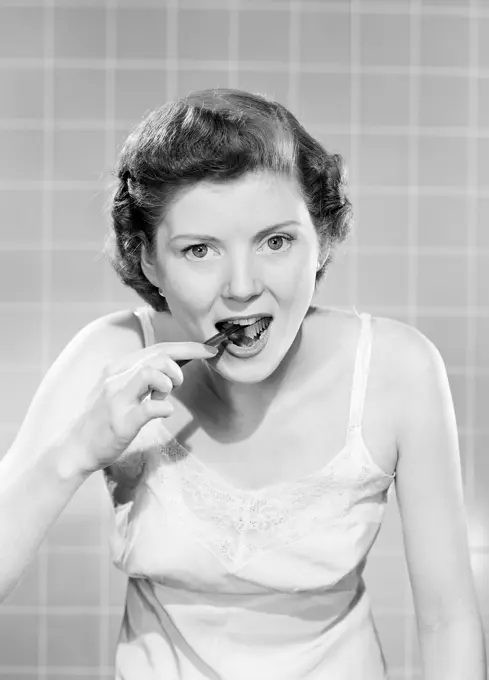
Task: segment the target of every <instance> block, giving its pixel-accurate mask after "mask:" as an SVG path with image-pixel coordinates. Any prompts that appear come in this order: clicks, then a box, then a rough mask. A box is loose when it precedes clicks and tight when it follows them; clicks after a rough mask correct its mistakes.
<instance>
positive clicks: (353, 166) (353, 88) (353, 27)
mask: <svg viewBox="0 0 489 680" xmlns="http://www.w3.org/2000/svg"><path fill="white" fill-rule="evenodd" d="M349 5H350V129H349V143H350V162H349V168H350V171H351V177H352V180H353V181H352V183H351V188H350V192H351V200H352V203H353V205H355V202H356V199H357V198H358V196H359V192H358V187H359V185H360V181H359V174H360V166H359V140H358V139H357V135H361V134H362V133H363V127H362V123H361V109H360V107H361V102H360V97H361V91H360V73H359V69H358V65H359V64H360V61H361V54H360V52H361V43H360V40H361V25H360V14H359V10H360V8H361V4H360V0H350V2H349ZM353 130H358V133H357V135H354V134H353V132H352V131H353ZM349 176H350V173H349ZM350 244H351V252H350V254H349V257H350V258H351V259H350V263H351V266H350V269H349V271H350V272H351V273H350V281H349V283H350V295H349V298H350V300H349V301H350V304H351V305H353V306H354V308H356V306H357V305H358V292H359V290H358V289H359V275H358V238H357V234H356V229H355V228H353V231H352V234H351V235H350Z"/></svg>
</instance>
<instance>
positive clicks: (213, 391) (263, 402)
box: [196, 327, 305, 432]
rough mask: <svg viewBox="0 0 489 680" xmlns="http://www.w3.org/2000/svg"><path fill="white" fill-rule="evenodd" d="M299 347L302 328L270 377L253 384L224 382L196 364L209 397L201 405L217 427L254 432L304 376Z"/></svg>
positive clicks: (217, 375)
mask: <svg viewBox="0 0 489 680" xmlns="http://www.w3.org/2000/svg"><path fill="white" fill-rule="evenodd" d="M302 346H303V333H302V327H301V328H300V329H299V332H298V333H297V335H296V337H295V339H294V342H293V343H292V345H291V347H290V349H289V350H288V352H287V354H286V355H285V357H284V358H283V359H282V361H281V362H280V363H279V365H278V366H277V368H276V369H275V370H274V371H273V373H272V374H271V375H270V376H268V377H267V378H266V379H265V380H261V381H260V382H256V383H240V382H233V381H231V380H227V379H226V378H224V377H223V376H221V375H220V374H219V373H217V372H216V371H214V370H213V369H212V368H210V367H209V365H208V364H207V363H206V362H204V361H203V362H199V364H200V366H199V371H200V381H201V384H202V385H204V386H205V391H206V393H207V395H208V397H209V399H205V400H204V403H206V404H207V405H208V407H209V408H210V409H212V411H213V414H214V417H215V416H216V413H217V414H218V416H219V421H220V426H222V425H223V423H224V424H225V425H226V427H229V428H230V429H232V430H233V431H234V432H237V431H254V430H256V428H257V427H258V426H259V424H260V422H261V421H262V420H263V418H264V417H265V415H266V414H267V413H269V412H270V411H271V410H275V409H276V408H277V407H278V405H279V403H280V402H281V400H282V399H283V397H284V396H286V395H287V394H289V393H291V392H294V391H296V390H297V389H298V388H299V386H300V384H301V382H302V380H303V376H304V367H305V364H304V352H303V351H301V349H302ZM196 364H197V362H196ZM211 402H212V403H211Z"/></svg>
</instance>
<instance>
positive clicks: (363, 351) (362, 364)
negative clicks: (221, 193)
mask: <svg viewBox="0 0 489 680" xmlns="http://www.w3.org/2000/svg"><path fill="white" fill-rule="evenodd" d="M359 316H360V319H361V321H362V325H361V328H360V337H359V339H358V346H357V353H356V358H355V368H354V372H353V383H352V388H351V402H350V419H349V422H348V430H349V431H352V430H355V429H360V428H361V426H362V416H363V407H364V404H365V394H366V392H367V381H368V373H369V368H370V355H371V353H372V338H373V326H372V316H371V315H370V314H367V313H363V314H359Z"/></svg>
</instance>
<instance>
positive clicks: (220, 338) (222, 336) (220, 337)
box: [177, 324, 243, 366]
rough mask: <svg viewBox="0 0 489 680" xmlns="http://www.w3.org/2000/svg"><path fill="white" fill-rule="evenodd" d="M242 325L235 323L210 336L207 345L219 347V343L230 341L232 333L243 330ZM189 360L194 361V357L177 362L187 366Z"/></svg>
mask: <svg viewBox="0 0 489 680" xmlns="http://www.w3.org/2000/svg"><path fill="white" fill-rule="evenodd" d="M242 328H243V327H242V326H240V325H239V324H233V325H232V326H230V327H229V328H226V330H224V331H221V332H220V333H217V334H216V335H213V336H212V338H209V340H206V341H205V343H204V344H205V345H210V346H211V347H219V345H220V344H221V343H223V342H226V340H228V341H229V339H230V338H231V336H232V335H234V333H236V332H238V331H241V330H242ZM189 361H192V359H181V360H180V361H177V364H178V365H179V366H185V364H188V362H189Z"/></svg>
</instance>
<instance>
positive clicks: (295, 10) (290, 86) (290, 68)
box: [286, 0, 302, 116]
mask: <svg viewBox="0 0 489 680" xmlns="http://www.w3.org/2000/svg"><path fill="white" fill-rule="evenodd" d="M301 23H302V22H301V8H300V6H297V5H296V4H295V3H294V2H293V0H289V61H288V64H287V65H286V66H287V73H288V78H287V90H288V91H287V100H288V101H287V105H288V106H287V108H288V109H289V110H290V111H291V112H292V114H293V115H294V116H298V115H299V82H298V78H299V70H298V68H297V65H298V64H299V61H300V47H301Z"/></svg>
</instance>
